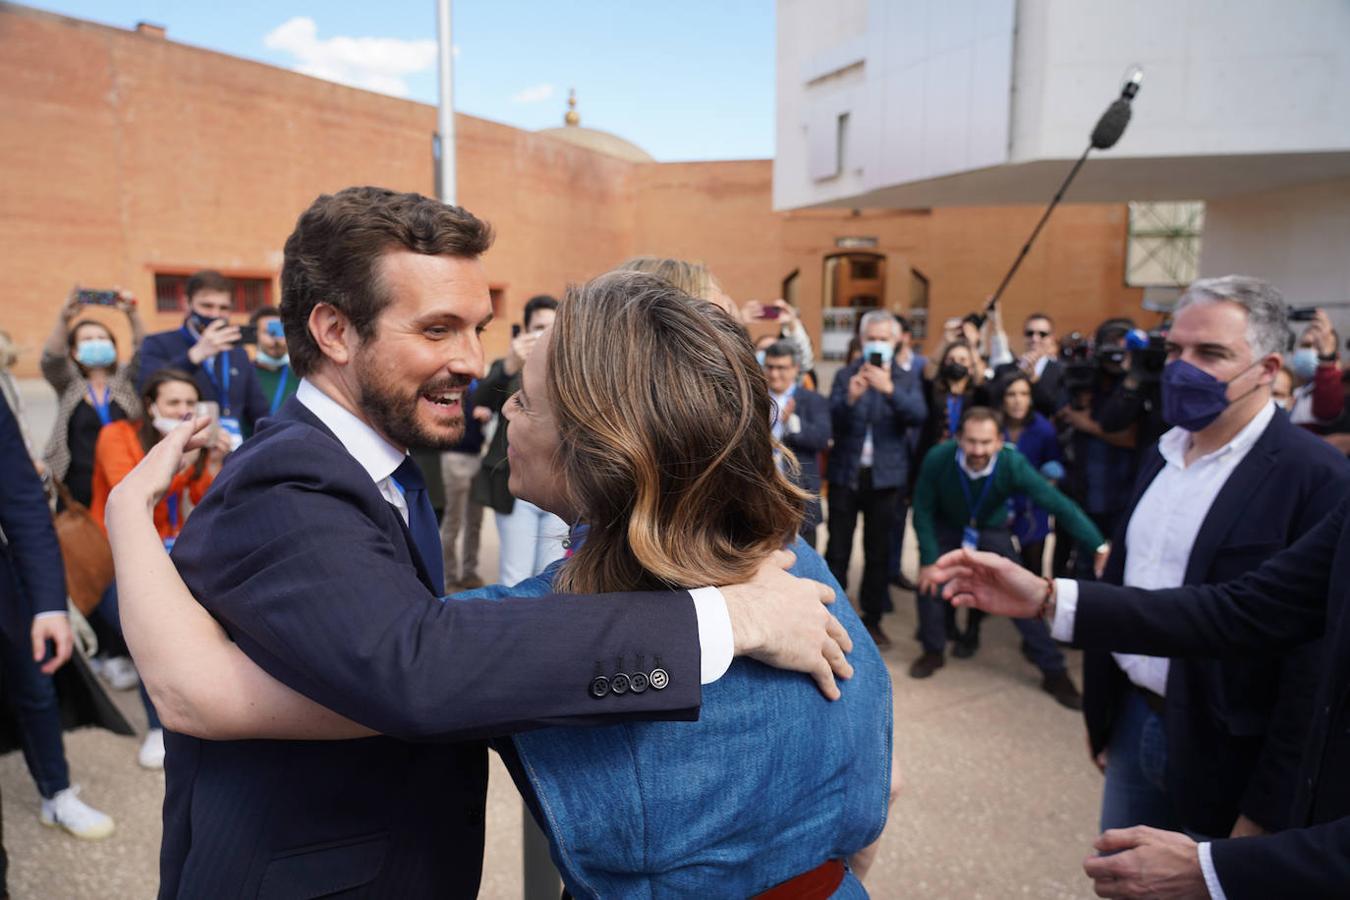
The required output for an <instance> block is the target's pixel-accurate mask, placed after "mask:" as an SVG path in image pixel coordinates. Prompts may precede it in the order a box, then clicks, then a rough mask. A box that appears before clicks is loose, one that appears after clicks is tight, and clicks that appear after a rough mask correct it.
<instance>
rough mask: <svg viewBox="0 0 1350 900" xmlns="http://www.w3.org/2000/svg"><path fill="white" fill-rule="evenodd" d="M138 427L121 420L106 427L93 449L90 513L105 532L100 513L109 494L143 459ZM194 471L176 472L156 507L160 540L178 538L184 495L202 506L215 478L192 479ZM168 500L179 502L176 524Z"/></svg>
mask: <svg viewBox="0 0 1350 900" xmlns="http://www.w3.org/2000/svg"><path fill="white" fill-rule="evenodd" d="M140 427H141V423H140V422H132V421H129V420H126V419H123V420H120V421H117V422H112V423H110V424H108V425H105V426H104V427H103V430H102V431H100V432H99V433H98V443H97V444H95V445H94V489H93V500H92V502H91V503H90V504H89V512H90V514H91V515H93V517H94V521H95V522H97V523H98V524H99V527H100V528H102V529H103V530H104V531H107V529H108V526H106V525H104V524H103V512H104V510H105V509H106V508H107V506H108V495H109V494H110V493H112V489H113V488H114V487H115V486H116V485H117V483H118V482H119V481H121V480H122V479H123V478H126V477H127V473H128V472H130V471H131V470H132V469H134V468H135V467H136V464H137V463H138V462H140V461H141V460H142V459H144V458H145V451H144V450H143V449H141V435H140ZM195 470H196V467H195V466H189V467H188V468H187V469H186V470H185V471H183V472H179V473H178V475H177V476H175V477H174V479H173V482H172V483H171V484H170V485H169V490H168V491H167V492H166V493H165V494H164V499H163V500H161V501H159V505H157V506H156V507H155V530H156V531H158V532H159V536H160V537H162V538H173V537H178V532H179V531H181V530H182V529H183V517H184V515H185V513H186V510H184V509H183V508H182V500H181V497H182V494H183V491H185V490H186V491H187V492H188V496H189V497H191V498H192V503H193V504H194V505H196V504H197V503H200V502H201V499H202V496H203V495H204V494H205V493H206V489H207V488H209V487H210V486H211V480H212V479H213V478H214V476H213V475H212V474H211V473H210V471H208V470H205V469H203V470H202V474H201V475H197V476H196V477H194V473H195ZM170 497H179V498H180V499H179V501H178V502H179V513H178V521H177V523H176V524H175V523H173V522H171V521H170V520H169V498H170Z"/></svg>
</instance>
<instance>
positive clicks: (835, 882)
mask: <svg viewBox="0 0 1350 900" xmlns="http://www.w3.org/2000/svg"><path fill="white" fill-rule="evenodd" d="M844 873H845V869H844V863H843V861H842V860H838V859H832V860H830V861H829V862H825V863H821V864H820V865H818V866H816V867H815V868H814V869H812V870H811V871H809V872H803V873H802V874H800V875H798V876H797V877H796V878H790V879H788V880H787V881H785V882H783V883H782V884H780V885H776V886H774V887H771V888H769V889H768V890H767V891H765V892H764V893H762V894H756V895H755V896H754V900H827V898H829V897H830V896H832V895H833V894H834V892H835V891H837V890H839V885H841V884H843V883H844Z"/></svg>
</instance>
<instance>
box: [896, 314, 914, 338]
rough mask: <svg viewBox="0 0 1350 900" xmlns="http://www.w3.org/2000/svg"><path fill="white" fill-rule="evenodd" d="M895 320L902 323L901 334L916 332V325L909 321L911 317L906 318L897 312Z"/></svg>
mask: <svg viewBox="0 0 1350 900" xmlns="http://www.w3.org/2000/svg"><path fill="white" fill-rule="evenodd" d="M895 321H897V322H899V323H900V333H901V334H913V333H914V326H913V325H911V324H910V323H909V319H907V318H905V317H904V316H902V315H899V314H897V315H896V317H895Z"/></svg>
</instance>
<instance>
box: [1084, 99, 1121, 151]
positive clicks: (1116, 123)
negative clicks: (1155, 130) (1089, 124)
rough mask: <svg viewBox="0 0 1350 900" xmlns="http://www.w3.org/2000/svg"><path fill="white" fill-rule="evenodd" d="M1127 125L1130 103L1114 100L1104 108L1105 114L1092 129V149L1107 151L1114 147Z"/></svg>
mask: <svg viewBox="0 0 1350 900" xmlns="http://www.w3.org/2000/svg"><path fill="white" fill-rule="evenodd" d="M1128 124H1130V101H1129V100H1125V99H1123V98H1122V99H1120V100H1116V101H1115V102H1114V103H1112V104H1111V105H1110V106H1108V107H1107V108H1106V112H1104V113H1102V117H1101V118H1100V119H1098V120H1097V127H1096V128H1094V129H1092V147H1093V149H1094V150H1108V149H1110V148H1111V147H1114V146H1115V145H1116V141H1118V140H1120V136H1121V135H1122V134H1124V133H1125V126H1126V125H1128Z"/></svg>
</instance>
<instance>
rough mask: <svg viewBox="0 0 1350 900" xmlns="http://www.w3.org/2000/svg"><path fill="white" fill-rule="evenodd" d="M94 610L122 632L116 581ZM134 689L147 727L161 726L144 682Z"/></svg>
mask: <svg viewBox="0 0 1350 900" xmlns="http://www.w3.org/2000/svg"><path fill="white" fill-rule="evenodd" d="M96 612H97V613H98V614H100V615H102V616H103V621H105V622H107V623H108V624H109V625H111V626H112V627H113V628H115V629H117V633H118V634H119V635H120V634H121V633H122V613H121V610H120V608H119V607H118V605H117V583H116V582H113V583H112V584H110V585H108V590H107V592H105V593H104V595H103V599H102V600H100V601H99V604H98V609H97V610H96ZM136 690H137V692H138V693H139V694H140V695H141V705H142V706H144V707H145V719H146V722H147V723H148V724H149V727H150V728H152V729H154V728H163V727H164V726H163V725H161V724H159V713H157V712H155V704H153V703H151V702H150V695H149V694H147V693H146V692H145V684H144V683H141V684H139V685H138V686H137V687H136Z"/></svg>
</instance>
